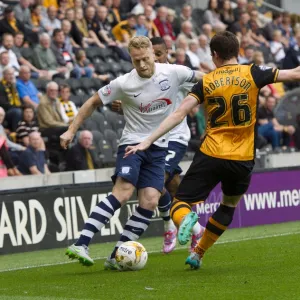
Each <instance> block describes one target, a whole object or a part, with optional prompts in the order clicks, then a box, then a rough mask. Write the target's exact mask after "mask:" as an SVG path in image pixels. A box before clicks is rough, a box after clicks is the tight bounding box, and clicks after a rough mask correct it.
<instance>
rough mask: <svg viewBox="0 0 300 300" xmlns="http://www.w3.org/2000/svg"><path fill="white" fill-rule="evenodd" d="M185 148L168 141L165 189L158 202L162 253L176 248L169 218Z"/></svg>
mask: <svg viewBox="0 0 300 300" xmlns="http://www.w3.org/2000/svg"><path fill="white" fill-rule="evenodd" d="M186 149H187V146H185V145H183V144H181V143H178V142H174V141H170V142H169V145H168V154H167V156H166V161H165V188H164V190H163V192H162V196H161V197H160V199H159V202H158V210H159V212H160V216H161V217H162V219H163V220H164V229H165V230H164V231H165V232H164V242H163V252H164V253H170V252H172V251H173V250H174V249H175V247H176V236H177V228H176V226H175V224H174V222H173V220H172V219H171V217H170V208H171V203H172V199H173V197H174V196H175V193H176V191H177V188H178V186H179V184H180V178H179V174H180V173H181V172H182V170H181V168H180V167H179V163H180V161H181V160H182V158H183V156H184V154H185V152H186Z"/></svg>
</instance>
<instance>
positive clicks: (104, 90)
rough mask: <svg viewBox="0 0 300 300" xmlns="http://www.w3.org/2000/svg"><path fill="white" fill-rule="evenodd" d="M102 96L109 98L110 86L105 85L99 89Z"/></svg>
mask: <svg viewBox="0 0 300 300" xmlns="http://www.w3.org/2000/svg"><path fill="white" fill-rule="evenodd" d="M100 91H101V93H102V95H103V96H109V95H110V94H111V87H110V85H109V84H108V85H106V86H104V87H103V88H101V89H100Z"/></svg>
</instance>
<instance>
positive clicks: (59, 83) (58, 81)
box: [53, 77, 66, 86]
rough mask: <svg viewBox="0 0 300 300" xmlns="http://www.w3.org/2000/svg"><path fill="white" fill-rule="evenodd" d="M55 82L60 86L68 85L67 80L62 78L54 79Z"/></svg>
mask: <svg viewBox="0 0 300 300" xmlns="http://www.w3.org/2000/svg"><path fill="white" fill-rule="evenodd" d="M53 81H55V82H56V83H57V84H58V85H59V86H60V85H62V84H65V83H66V80H65V79H63V78H60V77H55V78H53Z"/></svg>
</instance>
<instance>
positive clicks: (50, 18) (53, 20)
mask: <svg viewBox="0 0 300 300" xmlns="http://www.w3.org/2000/svg"><path fill="white" fill-rule="evenodd" d="M41 25H42V27H43V28H44V30H45V31H46V32H48V33H49V34H50V35H52V33H53V30H54V29H57V28H61V22H60V20H58V19H57V8H56V7H55V6H49V7H48V9H47V16H46V17H43V18H42V21H41Z"/></svg>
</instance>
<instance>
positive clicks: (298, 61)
mask: <svg viewBox="0 0 300 300" xmlns="http://www.w3.org/2000/svg"><path fill="white" fill-rule="evenodd" d="M295 40H296V45H295V46H292V47H290V48H289V49H288V50H287V52H286V56H285V58H284V61H283V67H284V68H285V69H293V68H296V67H298V66H299V65H300V31H297V32H296V35H295ZM295 86H299V85H298V83H297V84H296V85H294V84H292V85H291V87H295Z"/></svg>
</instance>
